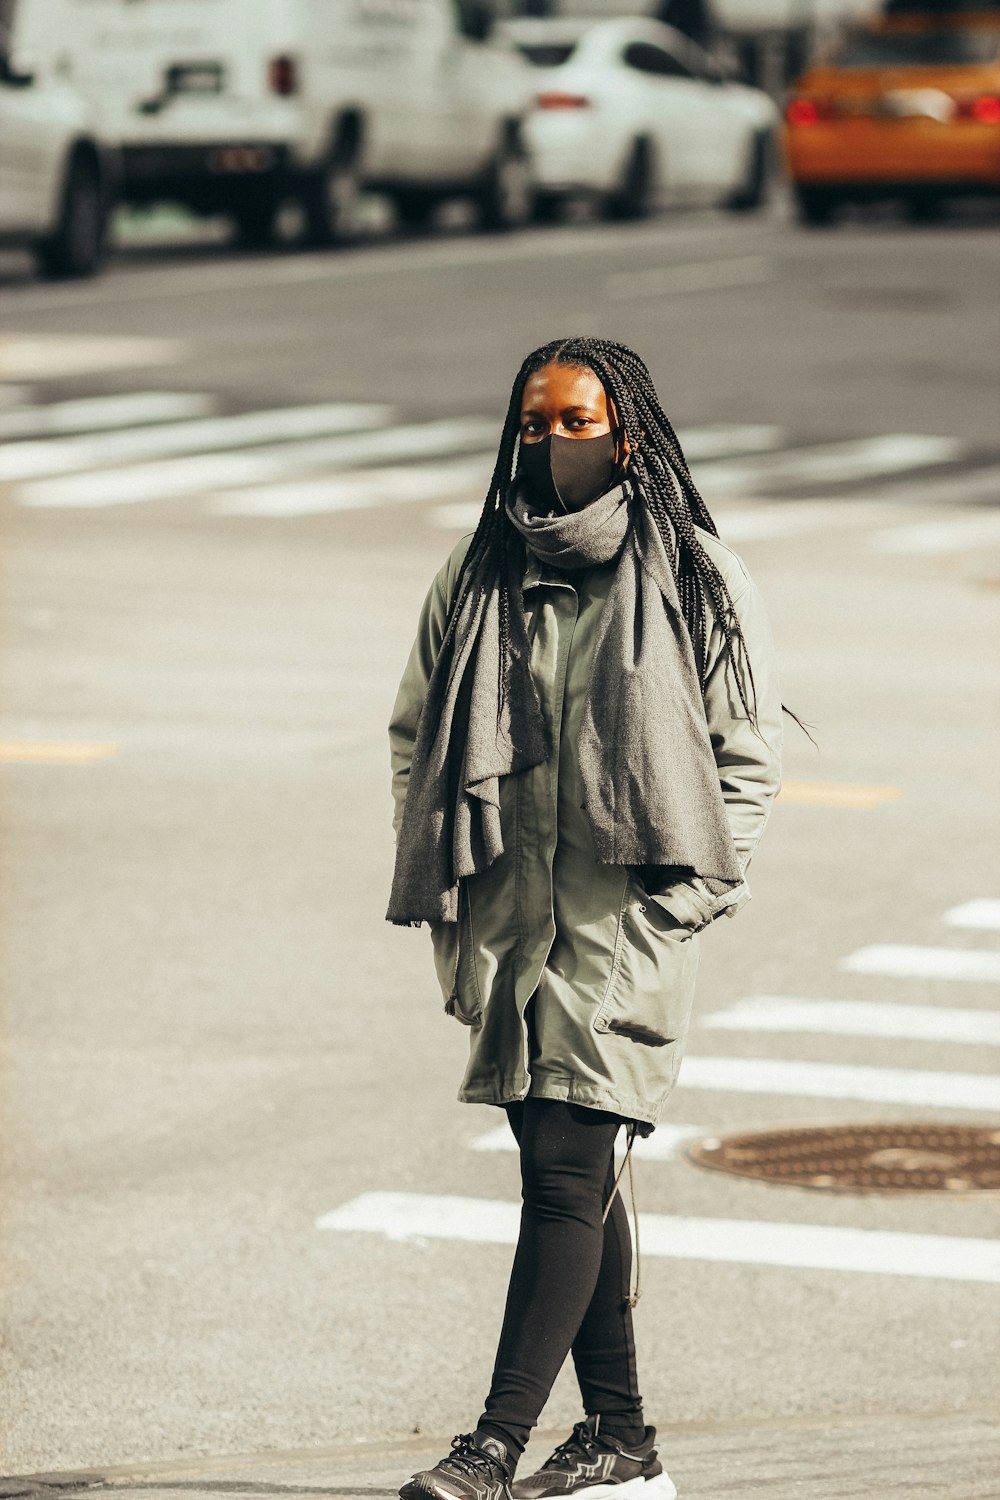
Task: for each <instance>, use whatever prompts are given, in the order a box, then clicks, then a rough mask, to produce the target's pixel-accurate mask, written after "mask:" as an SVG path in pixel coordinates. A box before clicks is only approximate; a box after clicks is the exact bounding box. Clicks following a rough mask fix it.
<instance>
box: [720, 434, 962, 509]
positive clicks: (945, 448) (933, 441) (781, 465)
mask: <svg viewBox="0 0 1000 1500" xmlns="http://www.w3.org/2000/svg"><path fill="white" fill-rule="evenodd" d="M961 454H962V444H961V443H960V442H958V441H957V440H956V439H955V438H946V437H931V436H929V435H926V434H923V433H916V432H912V433H911V432H896V433H887V434H886V435H885V436H884V437H874V438H861V439H859V440H857V441H852V442H845V443H829V444H826V445H824V446H823V447H817V448H792V449H788V450H786V451H784V452H782V453H775V454H767V455H765V456H763V457H759V458H744V459H731V460H725V461H722V462H720V463H708V464H703V465H702V467H701V468H700V469H699V470H698V474H697V476H696V477H697V481H698V488H699V489H700V490H701V491H702V493H703V494H704V495H705V496H706V497H707V498H708V499H709V500H712V499H714V498H716V497H722V496H725V495H751V494H755V493H758V492H759V491H760V489H761V487H762V486H767V485H772V484H774V483H775V482H776V481H779V480H786V481H796V482H799V483H810V484H823V483H827V484H848V483H853V482H855V481H857V480H859V479H866V478H868V476H869V475H878V474H897V473H902V472H903V471H905V470H907V469H918V468H926V467H927V466H929V465H931V464H944V463H952V462H953V461H954V460H955V459H957V458H959V457H961Z"/></svg>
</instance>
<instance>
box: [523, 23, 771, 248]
mask: <svg viewBox="0 0 1000 1500" xmlns="http://www.w3.org/2000/svg"><path fill="white" fill-rule="evenodd" d="M503 31H504V34H505V35H506V36H507V37H508V39H509V40H510V41H512V42H513V43H514V45H515V46H516V47H517V48H518V49H519V51H520V52H521V53H522V54H523V55H524V57H526V58H527V60H528V61H529V62H530V63H532V64H533V65H534V66H535V68H537V70H538V71H537V75H536V76H537V89H536V94H535V104H534V108H533V110H532V113H531V114H530V115H529V117H528V123H527V129H526V135H527V143H528V147H529V150H530V151H531V154H532V156H533V158H534V162H535V177H536V187H537V190H538V194H539V200H538V201H539V207H540V209H541V210H542V212H543V213H550V212H551V211H552V210H553V209H554V208H556V207H557V206H558V204H559V203H560V202H561V201H562V200H564V199H566V198H569V197H579V196H581V195H587V196H590V197H593V198H596V199H597V200H598V201H599V202H600V204H601V206H602V208H603V210H604V211H605V212H606V213H607V214H608V216H609V217H614V218H641V217H644V216H645V215H646V214H649V213H651V212H652V211H653V210H654V209H655V208H657V207H658V206H660V205H661V204H663V203H665V202H668V201H670V202H676V201H687V202H706V201H710V202H722V203H725V204H726V205H727V206H728V207H730V208H738V209H743V208H756V207H758V206H759V205H760V204H762V203H763V202H764V200H765V199H766V197H767V193H768V187H769V182H770V178H771V175H772V172H773V170H774V165H775V161H776V153H775V139H776V132H777V127H778V111H777V109H776V107H775V105H774V104H773V103H772V101H771V99H770V98H769V97H768V95H767V94H765V93H763V92H762V91H761V90H760V89H755V88H750V87H749V86H747V85H745V84H742V83H737V82H734V81H732V80H730V79H727V78H725V77H723V76H722V75H721V73H720V72H719V70H718V69H717V68H715V67H714V66H713V64H712V63H711V61H710V60H709V58H708V57H707V56H706V54H705V53H704V52H702V50H701V49H700V48H699V47H697V46H696V45H695V44H694V43H693V42H691V41H690V40H689V39H688V38H687V37H685V36H683V35H682V34H681V33H680V32H679V31H676V30H674V28H673V27H670V26H665V25H662V24H661V23H660V22H658V21H649V20H644V19H642V18H641V17H636V18H632V19H625V20H612V21H597V22H594V21H581V20H519V21H511V22H508V23H506V25H505V26H504V27H503Z"/></svg>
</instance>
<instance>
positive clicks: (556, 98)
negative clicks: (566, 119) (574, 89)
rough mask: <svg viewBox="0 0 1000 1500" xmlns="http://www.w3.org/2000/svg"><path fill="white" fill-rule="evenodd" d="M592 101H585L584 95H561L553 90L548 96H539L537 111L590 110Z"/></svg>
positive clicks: (536, 105)
mask: <svg viewBox="0 0 1000 1500" xmlns="http://www.w3.org/2000/svg"><path fill="white" fill-rule="evenodd" d="M589 107H590V100H589V99H585V98H584V96H583V95H582V94H565V93H560V92H559V90H558V89H553V90H551V91H550V92H549V93H547V94H539V95H538V97H537V98H536V100H535V108H536V109H588V108H589Z"/></svg>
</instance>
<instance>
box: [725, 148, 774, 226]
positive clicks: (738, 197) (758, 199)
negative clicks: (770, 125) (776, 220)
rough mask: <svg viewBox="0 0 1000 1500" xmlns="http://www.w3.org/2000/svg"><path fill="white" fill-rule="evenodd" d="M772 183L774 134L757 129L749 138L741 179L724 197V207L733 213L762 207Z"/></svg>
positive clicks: (768, 195) (769, 192) (746, 211)
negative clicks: (738, 184) (730, 192)
mask: <svg viewBox="0 0 1000 1500" xmlns="http://www.w3.org/2000/svg"><path fill="white" fill-rule="evenodd" d="M773 183H774V136H773V134H772V132H771V131H770V130H758V131H755V132H754V134H753V136H752V137H751V140H750V145H749V150H748V152H747V166H746V171H745V172H744V175H743V181H742V182H741V184H740V186H739V187H738V188H737V189H736V191H735V192H734V193H733V194H731V196H730V197H729V198H727V199H726V204H725V206H726V208H728V209H730V210H731V211H732V212H733V213H749V212H751V211H752V210H754V209H757V208H763V207H764V205H765V204H766V203H767V201H768V199H769V198H770V196H771V188H772V186H773Z"/></svg>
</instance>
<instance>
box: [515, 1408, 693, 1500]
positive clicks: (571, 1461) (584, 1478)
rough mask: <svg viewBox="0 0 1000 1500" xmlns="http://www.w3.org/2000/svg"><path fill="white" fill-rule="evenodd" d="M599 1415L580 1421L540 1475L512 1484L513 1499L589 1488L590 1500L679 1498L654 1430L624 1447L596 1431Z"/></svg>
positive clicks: (541, 1498) (544, 1499)
mask: <svg viewBox="0 0 1000 1500" xmlns="http://www.w3.org/2000/svg"><path fill="white" fill-rule="evenodd" d="M597 1429H598V1422H597V1418H596V1417H588V1418H587V1420H586V1421H585V1422H577V1424H576V1426H575V1427H574V1428H573V1431H572V1432H571V1433H570V1435H569V1437H568V1438H567V1439H566V1441H565V1442H564V1443H560V1444H559V1446H558V1448H557V1449H556V1450H555V1452H554V1453H553V1454H552V1456H551V1458H547V1459H546V1460H545V1462H544V1463H543V1464H542V1467H541V1468H540V1469H539V1471H538V1473H537V1474H529V1475H528V1476H527V1477H526V1478H525V1479H517V1480H515V1481H514V1483H513V1484H512V1485H511V1494H512V1495H513V1497H514V1500H547V1497H548V1496H550V1495H552V1496H563V1495H577V1494H582V1493H584V1492H586V1500H599V1497H600V1496H601V1495H611V1494H613V1495H614V1497H615V1500H626V1497H628V1496H632V1497H634V1500H676V1495H677V1489H676V1487H675V1485H674V1483H673V1480H672V1479H671V1478H670V1476H669V1474H666V1473H664V1469H663V1465H662V1464H661V1463H660V1460H659V1459H658V1458H657V1456H656V1449H655V1447H654V1446H653V1445H654V1443H655V1442H656V1428H655V1427H647V1428H646V1435H645V1437H644V1438H643V1440H642V1442H641V1443H640V1444H639V1446H638V1447H637V1448H626V1447H625V1445H624V1443H620V1442H619V1441H618V1439H617V1438H613V1437H605V1436H604V1434H603V1433H601V1432H599V1431H598V1430H597Z"/></svg>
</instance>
